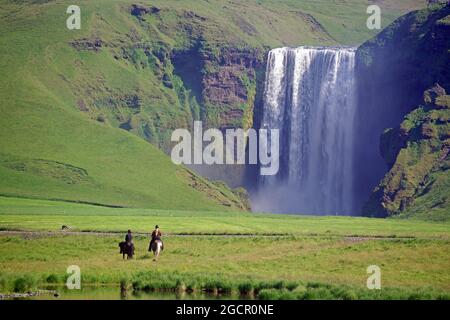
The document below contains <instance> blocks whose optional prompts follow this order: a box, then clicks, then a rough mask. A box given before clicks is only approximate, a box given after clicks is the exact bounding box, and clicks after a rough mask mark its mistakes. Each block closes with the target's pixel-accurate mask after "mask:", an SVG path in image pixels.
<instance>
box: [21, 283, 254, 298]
mask: <svg viewBox="0 0 450 320" xmlns="http://www.w3.org/2000/svg"><path fill="white" fill-rule="evenodd" d="M45 289H46V290H56V291H57V292H58V294H59V296H55V295H54V294H53V293H50V292H49V293H48V294H47V293H44V294H41V295H38V296H31V297H23V298H15V299H14V300H221V299H233V300H237V299H251V297H248V296H246V297H243V296H240V295H238V294H212V293H206V292H193V293H188V292H170V291H166V292H164V291H156V292H141V291H133V290H132V289H130V290H128V291H127V292H126V293H122V292H121V290H120V288H119V287H115V286H84V287H82V288H81V289H80V290H69V289H67V288H66V287H47V288H45Z"/></svg>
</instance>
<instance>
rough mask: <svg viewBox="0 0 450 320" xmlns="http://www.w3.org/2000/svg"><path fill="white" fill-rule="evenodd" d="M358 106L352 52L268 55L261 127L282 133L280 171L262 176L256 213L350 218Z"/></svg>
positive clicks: (305, 49) (285, 50) (323, 50)
mask: <svg viewBox="0 0 450 320" xmlns="http://www.w3.org/2000/svg"><path fill="white" fill-rule="evenodd" d="M355 108H356V88H355V49H353V48H315V47H300V48H295V49H294V48H278V49H274V50H271V51H270V53H269V57H268V61H267V70H266V83H265V91H264V109H263V119H262V123H261V128H267V129H279V130H280V171H279V173H278V174H277V175H276V176H266V177H261V179H260V182H259V192H258V196H257V197H256V198H255V199H253V200H254V201H253V203H254V209H255V210H256V211H270V212H291V213H292V212H293V213H302V214H328V215H329V214H343V215H348V214H351V213H352V211H353V208H352V193H353V192H352V180H353V176H352V165H353V164H352V160H353V137H354V134H355V133H354V115H355Z"/></svg>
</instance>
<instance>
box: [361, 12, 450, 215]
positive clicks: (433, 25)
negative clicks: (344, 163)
mask: <svg viewBox="0 0 450 320" xmlns="http://www.w3.org/2000/svg"><path fill="white" fill-rule="evenodd" d="M449 49H450V6H449V5H445V6H440V7H437V6H435V7H431V8H429V9H426V10H421V11H417V12H413V13H410V14H408V15H406V16H404V17H402V18H400V19H398V20H397V21H395V22H394V23H393V24H392V25H391V26H390V27H388V28H387V29H385V30H384V31H383V32H381V33H380V34H379V35H378V36H377V37H375V38H374V39H373V40H371V41H368V42H367V43H365V44H364V45H362V46H361V47H360V48H359V50H358V54H357V55H358V64H357V66H358V83H359V103H360V108H359V110H361V112H360V113H359V114H358V115H357V119H356V121H357V123H358V126H359V129H358V132H360V135H359V137H357V145H358V147H357V148H356V149H357V150H359V151H358V152H357V154H356V159H357V163H356V164H355V167H356V168H357V171H358V172H357V176H359V181H357V183H356V186H357V188H356V189H357V190H359V191H358V192H356V193H357V196H358V198H359V199H360V201H361V203H360V204H362V202H363V201H364V194H365V193H366V192H367V191H368V190H367V188H370V187H371V186H372V187H373V186H374V185H376V184H377V183H378V181H381V182H380V183H379V185H378V186H377V187H376V188H375V189H374V190H373V192H372V195H371V197H370V200H369V201H368V202H367V203H365V205H364V208H363V214H364V215H368V216H377V217H386V216H391V215H398V214H405V215H406V214H408V213H412V212H413V211H414V212H415V211H417V210H418V209H417V208H420V210H419V211H420V212H428V211H433V212H436V213H437V212H439V217H440V218H442V216H441V215H440V213H442V212H445V211H447V213H448V211H450V204H449V202H448V198H449V197H450V191H449V188H448V184H449V182H450V181H449V176H448V173H447V169H448V143H449V141H448V137H449V131H448V130H449V124H448V119H449V110H448V96H446V95H445V91H447V92H448V91H450V90H449V89H450V69H449V66H450V54H449V52H450V51H449ZM435 84H437V85H435ZM399 123H401V125H399ZM386 128H393V129H386ZM380 136H381V141H380ZM380 149H381V150H380ZM381 157H383V158H384V161H383V160H382V159H381ZM386 171H388V173H387V174H386V175H385V172H386ZM383 175H384V178H383ZM445 186H447V187H445ZM425 199H426V200H425ZM437 215H438V214H437ZM447 216H448V214H447Z"/></svg>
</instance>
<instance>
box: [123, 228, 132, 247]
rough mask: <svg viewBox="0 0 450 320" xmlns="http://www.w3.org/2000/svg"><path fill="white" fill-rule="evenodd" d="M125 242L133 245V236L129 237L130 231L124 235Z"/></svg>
mask: <svg viewBox="0 0 450 320" xmlns="http://www.w3.org/2000/svg"><path fill="white" fill-rule="evenodd" d="M125 242H126V243H127V244H131V243H133V236H132V235H131V230H128V232H127V234H126V235H125Z"/></svg>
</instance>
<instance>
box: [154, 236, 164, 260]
mask: <svg viewBox="0 0 450 320" xmlns="http://www.w3.org/2000/svg"><path fill="white" fill-rule="evenodd" d="M161 248H162V242H161V240H155V242H153V248H152V250H153V254H154V255H155V258H157V257H158V256H159V254H160V253H161Z"/></svg>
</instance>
